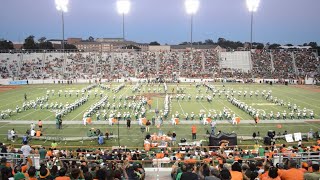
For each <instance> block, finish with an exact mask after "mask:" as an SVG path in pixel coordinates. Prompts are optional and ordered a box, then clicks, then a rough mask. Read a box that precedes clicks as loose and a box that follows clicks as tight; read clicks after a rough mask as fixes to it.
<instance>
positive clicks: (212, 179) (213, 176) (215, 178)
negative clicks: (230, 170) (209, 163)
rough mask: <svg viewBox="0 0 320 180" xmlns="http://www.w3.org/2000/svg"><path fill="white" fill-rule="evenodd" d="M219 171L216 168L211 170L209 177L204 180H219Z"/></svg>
mask: <svg viewBox="0 0 320 180" xmlns="http://www.w3.org/2000/svg"><path fill="white" fill-rule="evenodd" d="M219 177H220V171H219V170H217V169H216V168H211V170H210V176H206V177H205V178H204V180H220V178H219Z"/></svg>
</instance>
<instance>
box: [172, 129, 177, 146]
mask: <svg viewBox="0 0 320 180" xmlns="http://www.w3.org/2000/svg"><path fill="white" fill-rule="evenodd" d="M176 137H177V134H176V132H175V131H173V133H172V145H175V142H176Z"/></svg>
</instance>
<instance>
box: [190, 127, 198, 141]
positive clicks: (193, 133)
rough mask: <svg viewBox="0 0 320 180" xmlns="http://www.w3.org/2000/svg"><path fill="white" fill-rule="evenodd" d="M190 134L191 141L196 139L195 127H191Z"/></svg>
mask: <svg viewBox="0 0 320 180" xmlns="http://www.w3.org/2000/svg"><path fill="white" fill-rule="evenodd" d="M191 133H192V140H195V139H197V127H196V126H195V125H192V127H191Z"/></svg>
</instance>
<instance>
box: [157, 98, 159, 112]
mask: <svg viewBox="0 0 320 180" xmlns="http://www.w3.org/2000/svg"><path fill="white" fill-rule="evenodd" d="M157 109H158V110H159V98H158V97H157Z"/></svg>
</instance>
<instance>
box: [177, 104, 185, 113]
mask: <svg viewBox="0 0 320 180" xmlns="http://www.w3.org/2000/svg"><path fill="white" fill-rule="evenodd" d="M178 104H179V106H180V108H181V111H182V113H183V115H185V112H184V110H183V108H182V106H181V104H180V101H178Z"/></svg>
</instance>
